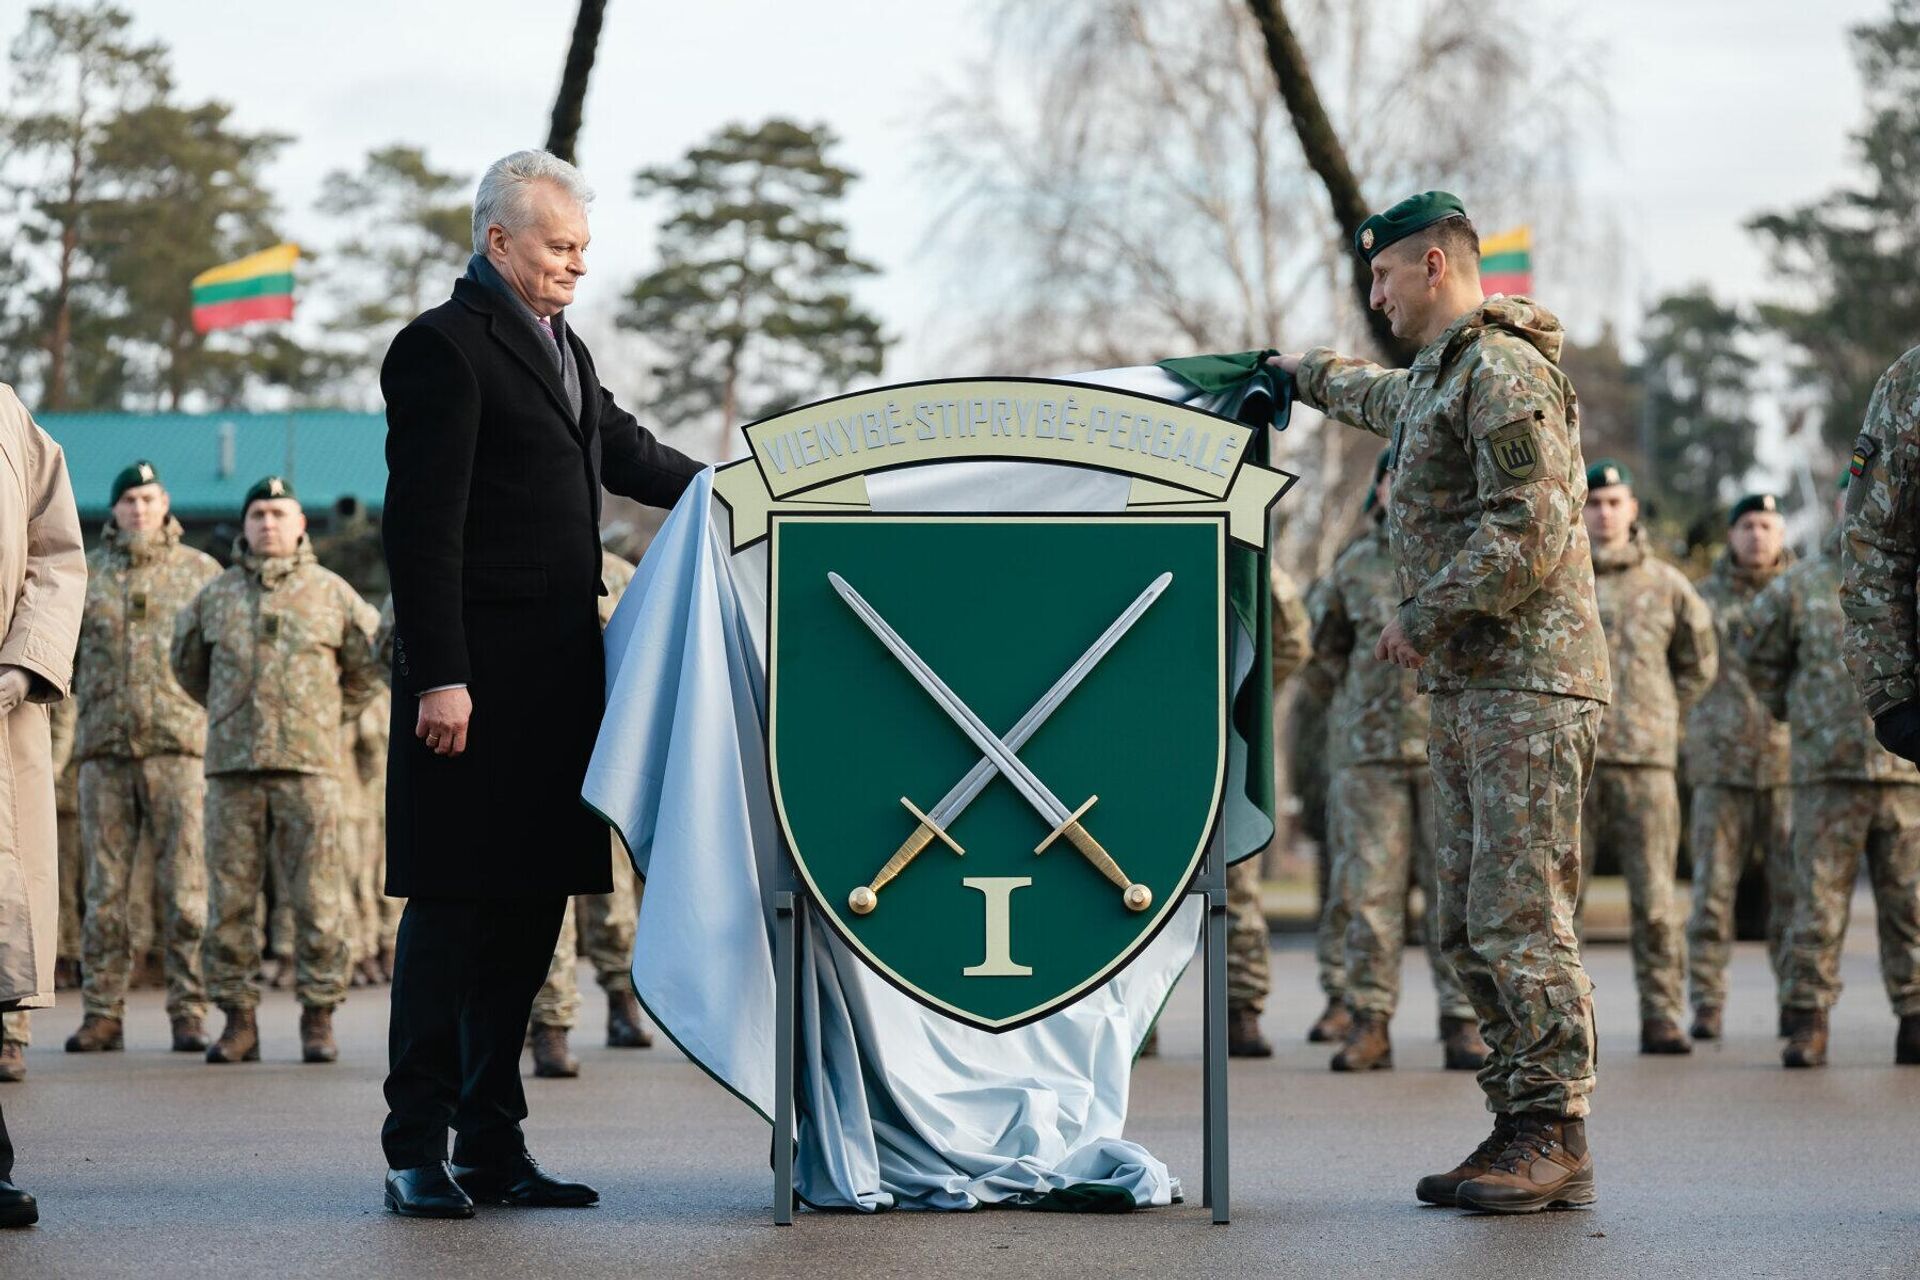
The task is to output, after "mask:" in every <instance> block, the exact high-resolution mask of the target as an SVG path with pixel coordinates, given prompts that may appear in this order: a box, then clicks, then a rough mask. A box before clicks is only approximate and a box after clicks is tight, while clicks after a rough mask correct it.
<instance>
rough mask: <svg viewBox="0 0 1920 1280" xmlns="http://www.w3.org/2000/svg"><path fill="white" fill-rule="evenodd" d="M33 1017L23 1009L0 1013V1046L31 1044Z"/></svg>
mask: <svg viewBox="0 0 1920 1280" xmlns="http://www.w3.org/2000/svg"><path fill="white" fill-rule="evenodd" d="M32 1043H33V1015H32V1014H31V1013H29V1012H28V1011H27V1010H25V1009H15V1010H14V1011H13V1012H12V1013H0V1044H20V1045H25V1044H32Z"/></svg>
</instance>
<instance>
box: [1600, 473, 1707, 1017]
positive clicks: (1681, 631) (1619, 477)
mask: <svg viewBox="0 0 1920 1280" xmlns="http://www.w3.org/2000/svg"><path fill="white" fill-rule="evenodd" d="M1584 514H1585V518H1586V523H1587V536H1588V537H1589V539H1590V540H1591V541H1592V544H1593V574H1594V589H1595V591H1596V592H1597V593H1598V595H1599V599H1600V623H1601V625H1602V626H1603V627H1604V628H1605V629H1606V633H1607V653H1608V659H1609V663H1610V665H1611V668H1612V672H1613V705H1612V706H1610V707H1608V708H1607V712H1606V715H1605V716H1604V717H1603V718H1602V719H1601V722H1600V749H1599V754H1598V757H1597V764H1596V767H1595V769H1594V774H1593V785H1592V786H1591V787H1590V788H1589V789H1588V791H1587V799H1586V805H1585V807H1584V809H1583V811H1582V814H1581V820H1580V833H1581V844H1582V855H1581V857H1582V862H1583V863H1584V865H1585V867H1586V871H1587V874H1588V875H1589V876H1590V875H1591V874H1592V871H1593V867H1594V863H1595V861H1596V860H1597V858H1598V856H1599V854H1600V851H1601V850H1605V851H1607V852H1609V853H1611V854H1612V855H1613V856H1614V857H1615V858H1617V859H1619V862H1620V869H1621V871H1622V872H1624V873H1625V875H1626V879H1627V900H1628V905H1629V909H1630V913H1631V917H1632V924H1633V977H1634V982H1635V984H1636V985H1637V986H1638V987H1639V988H1640V1052H1642V1053H1690V1052H1692V1050H1693V1043H1692V1042H1691V1041H1690V1040H1688V1039H1687V1036H1686V1033H1685V1032H1684V1031H1682V1030H1681V1029H1680V1020H1681V1017H1682V1012H1683V1009H1682V1004H1681V1000H1682V996H1681V966H1682V964H1683V963H1684V961H1683V959H1682V954H1683V938H1684V936H1685V935H1684V933H1683V932H1682V929H1683V926H1682V921H1681V917H1680V907H1679V904H1678V903H1676V902H1675V901H1674V890H1673V876H1674V865H1675V863H1676V862H1677V861H1678V860H1679V857H1680V787H1679V779H1678V778H1677V776H1676V774H1675V770H1676V768H1677V767H1678V765H1679V763H1680V724H1681V717H1682V716H1684V715H1685V714H1686V711H1687V709H1688V708H1690V707H1691V706H1692V705H1693V704H1694V703H1695V702H1697V701H1699V699H1700V696H1701V695H1702V694H1704V693H1705V692H1706V691H1707V687H1708V686H1709V685H1711V684H1712V683H1713V677H1714V673H1715V672H1716V671H1717V670H1718V662H1717V655H1716V651H1715V642H1714V636H1713V617H1712V615H1711V614H1710V613H1709V612H1708V611H1707V606H1706V604H1705V602H1703V601H1702V600H1701V599H1700V596H1699V595H1698V593H1696V592H1695V591H1694V589H1693V587H1692V585H1691V584H1690V583H1688V581H1687V580H1686V577H1685V576H1684V575H1682V574H1681V572H1680V571H1679V570H1678V569H1676V568H1674V567H1673V566H1672V565H1670V564H1668V563H1667V562H1666V561H1664V560H1661V559H1659V558H1657V557H1655V556H1654V555H1653V554H1652V553H1651V552H1650V551H1649V550H1648V548H1647V540H1646V534H1645V532H1644V531H1642V529H1641V528H1640V504H1639V503H1638V502H1637V501H1636V500H1635V499H1634V496H1633V477H1632V476H1630V475H1628V474H1627V469H1626V468H1625V467H1623V466H1621V465H1620V464H1619V463H1617V462H1613V461H1610V460H1605V459H1603V460H1601V461H1599V462H1596V463H1594V464H1593V466H1591V467H1589V468H1588V469H1587V502H1586V507H1585V509H1584ZM1584 879H1585V877H1583V880H1584Z"/></svg>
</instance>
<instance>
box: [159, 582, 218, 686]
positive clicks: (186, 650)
mask: <svg viewBox="0 0 1920 1280" xmlns="http://www.w3.org/2000/svg"><path fill="white" fill-rule="evenodd" d="M207 590H208V588H207V587H202V588H200V593H199V594H198V595H196V596H194V598H193V600H192V601H191V602H190V603H189V604H188V605H187V607H186V608H184V609H182V610H181V611H180V616H179V617H177V618H175V619H174V620H173V648H172V649H171V650H170V651H169V653H168V655H167V656H168V661H169V662H170V663H171V665H172V666H173V678H174V679H175V680H178V681H179V682H180V688H181V689H182V690H183V691H184V692H185V693H186V695H187V696H188V697H189V698H192V699H193V700H194V701H195V702H197V703H199V704H200V705H201V706H203V707H204V706H206V705H207V687H208V684H209V682H210V681H211V680H212V671H213V645H212V644H211V643H210V642H209V641H208V640H207V633H206V629H205V624H204V623H203V622H202V621H201V618H200V608H201V606H202V605H203V604H204V603H205V602H206V598H207Z"/></svg>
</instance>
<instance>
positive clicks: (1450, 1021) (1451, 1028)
mask: <svg viewBox="0 0 1920 1280" xmlns="http://www.w3.org/2000/svg"><path fill="white" fill-rule="evenodd" d="M1440 1044H1441V1048H1442V1049H1443V1050H1444V1051H1445V1053H1446V1058H1447V1070H1449V1071H1478V1070H1479V1069H1480V1068H1481V1067H1484V1066H1486V1065H1487V1058H1488V1057H1489V1056H1490V1055H1491V1054H1492V1053H1493V1050H1491V1049H1489V1048H1487V1042H1486V1041H1485V1040H1482V1039H1481V1038H1480V1020H1479V1019H1478V1018H1442V1019H1440Z"/></svg>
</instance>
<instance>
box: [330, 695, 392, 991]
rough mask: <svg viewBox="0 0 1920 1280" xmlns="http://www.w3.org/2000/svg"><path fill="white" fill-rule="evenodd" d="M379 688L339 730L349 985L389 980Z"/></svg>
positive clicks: (384, 709) (384, 715)
mask: <svg viewBox="0 0 1920 1280" xmlns="http://www.w3.org/2000/svg"><path fill="white" fill-rule="evenodd" d="M390 712H391V707H390V705H389V704H388V701H387V692H386V690H385V689H384V688H382V689H381V690H380V691H379V692H378V693H376V694H375V695H374V698H373V701H372V702H370V703H368V704H367V705H366V707H365V708H363V709H362V710H361V712H360V714H359V715H357V716H355V717H354V718H353V719H352V720H349V721H348V722H347V723H346V724H343V725H341V726H340V836H341V839H340V852H341V862H342V864H343V866H344V868H345V871H346V876H347V903H348V908H347V932H348V933H349V935H350V937H351V945H352V955H353V985H354V986H356V987H363V986H376V985H379V984H381V983H384V982H386V981H388V976H389V971H390V970H389V967H388V966H386V965H384V964H383V951H385V952H386V953H387V954H386V959H388V960H390V959H391V946H392V942H391V939H389V938H388V937H387V935H386V932H385V918H384V916H383V914H382V911H381V902H382V897H381V893H380V884H381V880H382V879H383V876H382V869H383V867H384V865H385V863H386V857H385V852H386V851H385V849H384V848H383V843H384V833H383V830H382V824H381V821H380V808H381V806H382V804H383V803H384V800H385V795H386V786H385V783H386V771H387V735H388V733H389V732H390V730H389V727H388V723H387V720H388V716H389V714H390Z"/></svg>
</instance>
